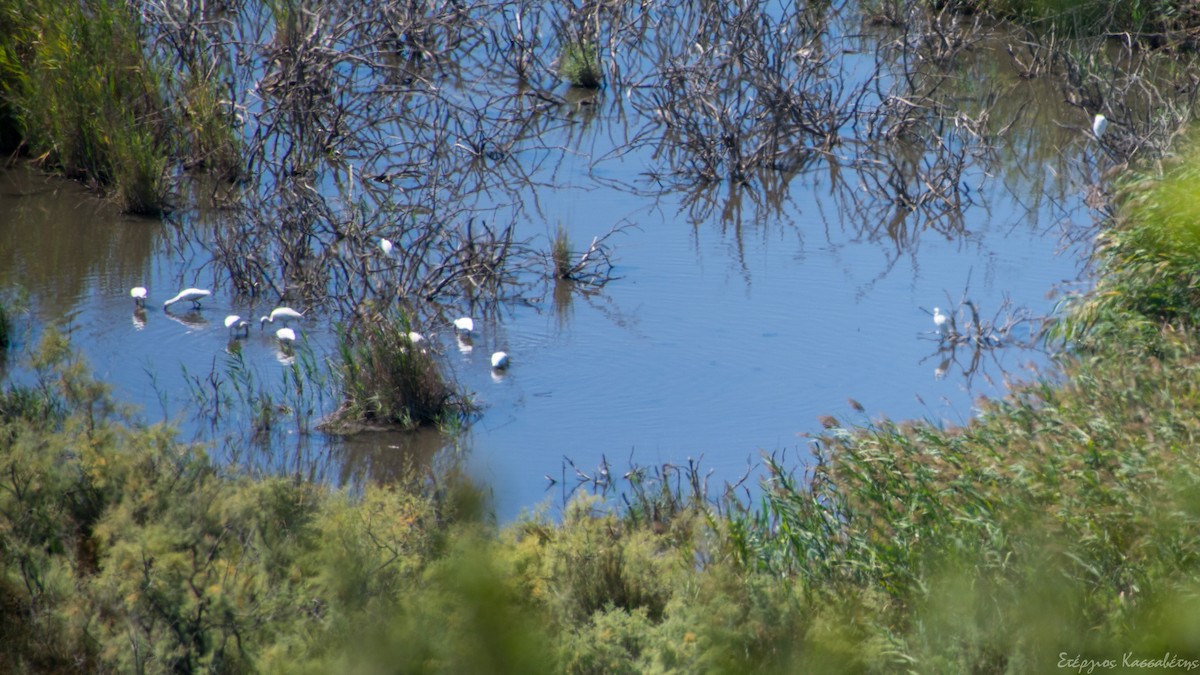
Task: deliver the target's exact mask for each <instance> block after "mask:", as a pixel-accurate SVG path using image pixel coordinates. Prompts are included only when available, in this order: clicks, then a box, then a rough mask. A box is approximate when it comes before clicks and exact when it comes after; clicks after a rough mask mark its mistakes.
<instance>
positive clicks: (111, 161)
mask: <svg viewBox="0 0 1200 675" xmlns="http://www.w3.org/2000/svg"><path fill="white" fill-rule="evenodd" d="M0 9H3V11H4V14H5V16H7V17H9V21H10V22H11V24H10V27H9V28H10V30H7V31H6V32H5V35H4V37H3V38H0V39H3V41H4V43H5V44H4V49H3V52H4V54H5V55H6V58H5V64H4V65H5V69H4V72H3V75H2V76H0V77H2V78H3V84H4V86H3V89H4V91H5V92H6V93H7V101H8V106H9V108H8V114H10V115H11V116H12V117H13V118H14V119H15V120H16V121H17V122H18V126H19V128H20V130H21V136H22V138H23V143H24V145H25V150H26V152H27V153H28V154H30V155H32V156H34V157H36V158H37V159H38V161H39V162H40V163H41V164H42V165H43V166H44V167H47V168H51V169H56V170H59V171H62V172H63V173H64V174H66V175H67V176H69V177H72V178H77V179H80V180H84V181H85V182H88V183H90V184H92V185H93V186H95V187H98V188H101V189H106V190H107V189H111V190H112V191H113V192H112V193H113V195H114V197H115V198H116V200H117V201H118V202H119V203H120V204H121V206H122V207H123V208H124V209H125V210H127V211H130V212H134V213H144V214H158V213H160V212H161V211H162V209H163V208H164V206H165V204H166V196H167V195H166V183H165V175H164V172H165V165H166V157H168V156H169V155H170V153H171V152H172V151H173V150H174V148H173V141H172V140H171V133H170V131H169V115H168V114H167V110H168V104H167V102H166V100H165V98H164V96H163V92H162V82H163V79H162V76H161V74H160V72H159V68H158V66H157V65H156V64H155V63H153V62H152V61H150V60H149V59H148V58H147V57H146V56H145V54H144V52H143V45H142V42H141V35H140V32H139V21H138V18H137V15H136V14H134V13H132V12H131V11H129V8H128V7H127V6H126V5H125V4H124V3H117V2H107V1H100V2H90V3H57V2H48V1H41V0H38V1H35V2H28V3H14V2H6V3H4V4H3V6H2V7H0Z"/></svg>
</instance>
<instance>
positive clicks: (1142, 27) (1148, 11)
mask: <svg viewBox="0 0 1200 675" xmlns="http://www.w3.org/2000/svg"><path fill="white" fill-rule="evenodd" d="M933 4H935V5H938V6H942V5H949V6H952V7H956V8H958V9H960V10H970V11H983V12H987V13H989V14H993V15H995V16H1000V17H1005V18H1012V19H1018V20H1020V21H1022V22H1026V23H1032V24H1036V25H1042V26H1047V27H1048V26H1053V27H1055V28H1056V29H1058V30H1060V31H1065V32H1067V33H1071V34H1075V35H1103V34H1105V33H1124V32H1129V33H1132V34H1135V35H1138V36H1140V37H1143V38H1145V39H1149V40H1152V41H1154V42H1166V41H1173V39H1172V36H1171V35H1170V34H1171V33H1177V34H1178V35H1176V36H1175V37H1174V39H1179V38H1187V39H1189V40H1190V39H1191V38H1188V37H1187V36H1186V35H1185V33H1186V32H1187V31H1188V29H1189V28H1190V27H1194V25H1195V22H1196V18H1197V17H1196V16H1195V9H1194V8H1193V7H1192V5H1191V4H1190V3H1186V2H1181V1H1179V0H1132V1H1129V2H1109V1H1108V0H951V1H950V2H944V1H939V2H935V3H933Z"/></svg>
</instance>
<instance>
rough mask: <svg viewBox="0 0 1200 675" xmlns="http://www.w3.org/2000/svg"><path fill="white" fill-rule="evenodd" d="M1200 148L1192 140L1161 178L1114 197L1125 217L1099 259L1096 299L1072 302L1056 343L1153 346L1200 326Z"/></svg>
mask: <svg viewBox="0 0 1200 675" xmlns="http://www.w3.org/2000/svg"><path fill="white" fill-rule="evenodd" d="M1198 167H1200V146H1197V144H1196V140H1195V138H1194V137H1193V138H1192V139H1191V140H1190V141H1189V142H1188V143H1187V144H1185V145H1184V147H1183V148H1182V149H1181V150H1180V151H1179V156H1178V157H1176V158H1175V159H1173V160H1171V161H1169V162H1167V163H1166V164H1165V168H1164V169H1163V170H1162V172H1161V173H1141V174H1133V175H1131V176H1130V177H1129V178H1127V179H1125V180H1124V181H1123V182H1122V183H1121V184H1120V185H1119V186H1118V187H1117V190H1116V202H1117V204H1118V208H1119V216H1118V218H1117V219H1116V220H1115V221H1114V223H1113V226H1112V227H1110V228H1108V229H1107V230H1105V231H1104V232H1102V233H1101V234H1100V236H1099V237H1098V239H1097V245H1096V249H1095V252H1094V254H1093V256H1094V259H1095V264H1096V266H1097V268H1098V270H1099V271H1100V272H1101V276H1100V277H1099V280H1098V282H1097V288H1096V290H1095V291H1094V292H1091V293H1088V294H1087V295H1083V296H1072V297H1070V298H1068V299H1067V300H1066V302H1065V304H1066V306H1067V307H1068V308H1069V309H1070V311H1069V312H1068V313H1067V314H1066V316H1065V317H1064V320H1063V321H1061V322H1060V323H1059V325H1057V326H1056V327H1055V329H1054V332H1053V336H1054V337H1056V338H1058V339H1061V340H1063V341H1065V342H1066V344H1068V345H1072V346H1080V347H1085V348H1095V347H1097V346H1098V345H1100V344H1107V345H1110V346H1111V345H1121V344H1130V345H1133V346H1135V347H1137V348H1145V347H1153V346H1154V345H1157V344H1158V343H1159V342H1160V337H1161V332H1160V330H1161V329H1162V328H1163V327H1164V326H1172V327H1176V328H1191V327H1195V326H1197V325H1200V291H1198V290H1197V289H1200V207H1198V206H1197V203H1196V199H1195V195H1196V194H1197V193H1200V168H1198Z"/></svg>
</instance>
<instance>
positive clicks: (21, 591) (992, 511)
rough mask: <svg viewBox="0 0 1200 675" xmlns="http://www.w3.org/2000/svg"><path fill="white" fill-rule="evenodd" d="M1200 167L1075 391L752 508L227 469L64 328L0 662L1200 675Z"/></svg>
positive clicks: (373, 408) (31, 464)
mask: <svg viewBox="0 0 1200 675" xmlns="http://www.w3.org/2000/svg"><path fill="white" fill-rule="evenodd" d="M1196 162H1197V157H1196V155H1194V154H1193V153H1191V152H1188V153H1186V154H1185V156H1184V158H1183V159H1181V160H1180V161H1179V162H1178V163H1177V164H1176V165H1174V166H1172V167H1169V168H1168V170H1167V171H1166V173H1165V175H1163V176H1161V177H1152V176H1141V177H1138V178H1136V179H1132V180H1130V181H1128V182H1127V183H1126V187H1125V189H1124V191H1123V192H1122V193H1121V198H1120V200H1119V203H1120V216H1119V218H1118V219H1117V221H1116V222H1115V223H1114V227H1113V229H1112V231H1110V232H1109V233H1108V234H1107V236H1106V240H1105V242H1106V243H1105V245H1104V246H1103V247H1101V249H1100V251H1101V253H1100V258H1099V265H1100V268H1101V273H1102V278H1101V282H1100V284H1099V287H1098V288H1097V290H1096V291H1095V292H1094V293H1092V294H1090V295H1088V296H1087V297H1086V298H1082V299H1079V300H1078V301H1076V302H1075V303H1072V304H1071V305H1069V308H1070V309H1069V313H1068V315H1067V317H1066V321H1065V322H1064V326H1066V327H1067V328H1065V329H1064V330H1063V333H1062V334H1064V335H1070V336H1072V339H1073V340H1075V342H1073V343H1072V344H1078V345H1083V346H1085V347H1086V349H1085V350H1083V351H1080V352H1079V353H1078V354H1077V355H1076V356H1070V357H1064V359H1063V361H1062V364H1061V370H1062V372H1061V375H1060V376H1059V377H1058V378H1056V379H1055V380H1053V381H1050V380H1047V381H1045V382H1038V383H1033V384H1029V385H1025V386H1019V387H1016V388H1015V390H1014V392H1013V394H1012V395H1011V396H1010V397H1009V398H1008V399H1007V400H1005V401H997V402H990V403H986V404H984V405H982V407H981V411H980V414H979V416H978V418H977V419H976V420H974V421H973V422H972V423H971V424H969V425H968V426H966V427H964V428H957V429H940V428H937V427H934V426H931V425H929V424H925V423H914V424H906V425H897V424H892V423H887V422H877V423H873V424H870V425H867V426H866V427H864V428H860V429H856V430H847V429H842V428H838V427H837V426H834V427H833V428H831V429H830V431H829V432H828V433H827V435H826V436H825V437H823V438H822V439H820V441H819V446H820V451H819V453H818V454H819V463H818V464H817V466H816V467H815V468H813V469H812V470H811V473H810V475H809V476H808V477H807V478H806V479H801V478H800V477H798V476H797V475H796V474H795V473H794V472H793V470H792V469H791V468H790V467H788V466H787V465H785V464H784V463H783V462H782V461H779V460H777V459H769V460H767V470H768V473H767V477H766V478H765V479H764V482H763V485H762V487H763V489H762V490H761V492H760V494H759V496H758V497H756V498H754V499H753V500H751V501H746V500H736V499H733V498H729V497H726V498H724V499H721V500H718V501H716V502H712V501H709V500H707V499H705V497H704V490H703V489H702V488H701V487H700V484H699V482H698V480H696V478H697V475H696V474H697V472H696V469H695V467H692V469H691V471H692V475H691V476H690V477H689V476H687V475H683V476H682V477H680V476H676V477H675V478H674V479H673V481H672V479H671V478H670V477H669V476H665V475H663V474H661V473H650V472H647V471H645V470H633V471H630V472H629V473H628V474H626V478H625V480H626V484H625V489H624V498H623V499H622V504H623V506H622V507H620V508H616V507H614V506H612V505H611V504H606V503H602V502H600V501H598V500H597V499H596V498H594V497H579V498H576V499H575V500H574V501H572V502H571V503H570V504H569V505H568V507H567V509H566V511H565V513H564V515H563V518H562V521H561V522H554V521H552V520H550V519H548V518H546V517H544V516H541V515H530V516H526V517H524V518H523V519H521V520H520V521H519V522H518V523H516V524H514V525H511V526H509V527H507V528H504V529H502V530H497V529H496V528H495V527H494V526H492V525H490V524H488V522H487V520H486V519H484V518H482V517H481V516H482V514H483V511H482V508H481V507H480V501H479V496H478V494H476V493H475V492H474V491H473V490H471V488H470V487H469V486H468V485H466V484H465V483H464V482H462V481H461V480H457V479H454V478H445V477H442V478H436V477H432V476H431V477H427V478H422V479H421V480H416V479H417V478H421V477H417V476H414V477H413V478H414V480H410V481H407V482H406V483H405V484H403V485H400V486H394V487H388V488H379V487H372V486H369V487H366V488H365V489H363V491H362V492H361V494H358V495H355V496H351V495H348V494H345V493H342V492H336V491H332V490H329V489H327V488H323V487H320V486H315V485H312V484H308V483H305V482H302V481H297V480H292V479H287V478H268V479H260V480H251V479H249V478H247V477H242V476H239V475H227V474H225V473H223V472H222V471H220V470H218V469H217V468H215V467H214V466H213V465H212V464H211V463H209V461H208V460H207V459H206V458H205V457H204V455H203V453H202V452H201V451H200V450H199V449H198V448H195V447H192V446H189V445H186V444H182V443H179V442H178V441H176V440H175V439H174V438H173V436H172V432H171V431H170V429H168V428H165V427H160V426H155V427H149V428H144V427H139V426H138V425H136V424H133V423H132V422H130V421H129V420H127V419H125V418H123V417H122V414H121V413H120V411H119V410H117V409H116V408H115V406H113V405H112V403H111V402H110V401H109V400H108V394H107V392H106V391H105V388H104V387H103V386H102V385H100V384H99V383H96V382H95V381H93V380H91V379H90V377H89V376H88V375H87V374H86V372H85V369H84V368H83V366H82V364H80V363H78V362H77V361H76V360H74V359H73V358H72V356H71V352H70V349H69V345H67V344H66V342H65V341H64V339H63V338H62V337H61V336H58V335H57V334H55V333H53V332H51V333H49V334H48V336H47V338H46V340H45V341H44V343H43V345H42V347H41V348H40V350H39V352H38V354H37V355H36V356H35V358H34V365H35V370H36V372H37V373H38V374H39V381H38V384H37V385H36V386H34V387H29V388H19V387H12V388H10V389H9V390H8V391H7V392H5V393H4V395H3V396H2V397H0V550H2V551H3V552H4V555H2V556H0V584H2V588H3V596H2V597H4V598H5V601H4V603H3V605H0V631H3V636H4V644H5V647H6V648H5V650H3V654H0V658H2V659H3V664H2V666H0V667H3V669H4V670H8V671H14V672H21V671H30V670H65V669H68V668H72V667H83V668H85V669H87V670H89V671H132V670H140V671H146V672H162V671H167V670H171V671H183V672H193V671H200V670H203V671H222V672H245V671H256V670H262V671H276V672H281V671H288V672H314V673H316V672H334V671H336V672H347V671H349V672H384V671H386V672H493V673H507V672H567V673H600V672H604V673H610V672H679V673H683V672H688V673H691V672H729V673H733V672H780V673H782V672H847V673H851V672H853V673H857V672H894V671H906V672H907V671H912V672H930V673H962V672H976V673H1041V672H1050V671H1055V670H1058V669H1061V668H1067V669H1069V670H1077V671H1079V672H1082V670H1086V669H1087V668H1088V667H1089V664H1093V665H1092V666H1090V667H1092V668H1093V669H1096V668H1103V670H1104V671H1106V672H1113V671H1116V672H1142V671H1143V670H1144V669H1145V668H1144V667H1141V666H1139V665H1137V663H1135V662H1136V661H1141V660H1151V663H1152V665H1153V660H1155V659H1164V658H1165V659H1167V660H1168V661H1169V660H1171V659H1173V661H1170V663H1174V665H1173V666H1170V665H1169V664H1168V665H1167V666H1164V667H1160V668H1158V670H1162V671H1170V670H1183V669H1186V668H1188V667H1190V666H1191V664H1192V663H1194V662H1196V663H1200V639H1198V638H1197V632H1196V631H1195V629H1194V626H1195V625H1197V622H1200V602H1198V600H1200V555H1198V553H1197V552H1200V454H1198V453H1197V452H1196V443H1195V439H1196V438H1198V437H1200V395H1197V393H1196V388H1195V386H1194V385H1193V383H1194V382H1195V381H1197V380H1198V379H1200V340H1197V338H1196V334H1195V332H1194V325H1195V317H1194V312H1195V310H1194V309H1193V308H1194V307H1195V306H1196V305H1195V302H1194V300H1193V295H1192V294H1193V293H1194V290H1193V289H1194V284H1192V283H1191V281H1190V280H1189V277H1186V276H1182V277H1179V276H1177V275H1182V274H1185V273H1188V272H1189V270H1192V269H1194V268H1195V267H1196V266H1197V263H1200V245H1197V241H1198V237H1197V236H1196V234H1195V225H1194V222H1195V221H1194V219H1191V218H1189V217H1187V214H1186V209H1187V208H1190V207H1186V204H1188V203H1190V202H1189V200H1187V198H1186V196H1187V194H1188V192H1189V189H1190V188H1189V185H1190V184H1191V183H1189V181H1191V180H1192V176H1194V175H1195V169H1194V166H1195V164H1196ZM1175 202H1178V203H1177V204H1176V205H1175V208H1173V207H1172V204H1173V203H1175ZM408 329H409V326H408V325H407V322H406V321H405V320H404V318H403V317H402V316H399V317H394V318H392V319H390V320H387V321H380V322H370V323H364V324H362V325H361V326H360V327H358V328H357V330H355V331H354V332H353V333H348V334H347V335H346V336H345V338H344V340H343V352H344V356H343V362H344V374H345V375H346V376H347V377H351V378H354V381H355V382H358V383H359V384H357V385H354V387H357V389H356V391H357V393H356V394H355V395H356V398H355V399H354V400H355V403H354V405H355V406H358V408H359V411H360V413H361V414H363V415H364V417H366V418H370V417H371V416H376V417H381V416H385V415H390V416H391V418H392V419H393V420H394V419H396V415H401V416H403V415H405V414H409V415H411V413H403V412H400V413H398V412H397V411H400V410H403V407H402V406H403V405H405V401H406V400H407V399H396V400H382V399H381V393H382V392H386V391H390V388H395V387H401V386H402V385H403V383H404V382H406V381H408V378H411V377H413V376H414V373H417V374H419V372H420V369H419V363H420V360H421V359H422V358H424V357H423V356H422V354H423V353H422V352H421V351H420V350H419V349H417V348H416V346H415V345H413V344H411V342H410V340H409V338H408V337H407V331H408ZM1131 337H1132V338H1133V339H1131ZM414 369H415V370H414ZM383 383H389V384H387V385H386V386H383ZM354 387H351V389H354ZM369 392H374V393H369ZM410 395H414V394H405V396H410ZM610 473H611V472H610ZM684 473H685V474H686V471H685V472H684ZM1106 661H1111V667H1108V666H1103V665H1101V666H1097V665H1095V664H1104V663H1105V662H1106ZM1064 663H1065V664H1066V665H1063V664H1064ZM1072 664H1073V665H1072ZM1131 664H1132V665H1131ZM1081 668H1082V670H1080V669H1081Z"/></svg>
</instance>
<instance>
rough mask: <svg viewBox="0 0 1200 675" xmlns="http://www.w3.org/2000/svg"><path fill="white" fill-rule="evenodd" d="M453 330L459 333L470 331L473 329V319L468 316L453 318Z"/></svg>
mask: <svg viewBox="0 0 1200 675" xmlns="http://www.w3.org/2000/svg"><path fill="white" fill-rule="evenodd" d="M454 330H456V331H458V332H460V333H470V332H471V331H473V330H475V320H474V319H472V318H471V317H469V316H462V317H459V318H457V319H455V320H454Z"/></svg>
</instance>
